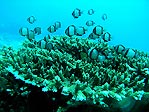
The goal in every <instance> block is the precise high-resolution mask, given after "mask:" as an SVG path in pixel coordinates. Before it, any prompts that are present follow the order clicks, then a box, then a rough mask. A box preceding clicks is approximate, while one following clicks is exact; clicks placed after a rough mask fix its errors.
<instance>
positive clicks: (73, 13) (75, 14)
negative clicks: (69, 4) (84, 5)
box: [72, 8, 83, 18]
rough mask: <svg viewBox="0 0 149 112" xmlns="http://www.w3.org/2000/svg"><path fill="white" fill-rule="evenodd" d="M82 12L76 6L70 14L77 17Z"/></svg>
mask: <svg viewBox="0 0 149 112" xmlns="http://www.w3.org/2000/svg"><path fill="white" fill-rule="evenodd" d="M82 14H83V11H81V10H80V9H78V8H76V9H75V10H74V11H73V12H72V16H73V17H74V18H79V16H81V15H82Z"/></svg>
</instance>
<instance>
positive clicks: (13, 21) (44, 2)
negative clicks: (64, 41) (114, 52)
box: [0, 0, 149, 52]
mask: <svg viewBox="0 0 149 112" xmlns="http://www.w3.org/2000/svg"><path fill="white" fill-rule="evenodd" d="M75 8H79V9H81V10H82V11H83V14H82V16H81V17H79V18H78V19H74V18H73V16H72V11H73V10H74V9H75ZM89 9H94V10H95V14H93V15H92V16H90V15H88V14H87V11H88V10H89ZM148 11H149V1H148V0H54V1H53V0H1V3H0V15H1V16H0V47H2V46H3V45H7V46H9V45H11V46H14V47H19V46H20V45H21V43H22V42H23V41H24V40H25V38H24V37H22V36H20V34H19V28H21V27H28V28H34V27H35V26H39V27H41V28H42V34H41V35H39V36H37V38H38V39H40V38H43V36H45V35H46V34H48V33H49V32H48V31H47V28H48V27H49V26H50V25H52V24H53V23H54V22H55V21H60V22H61V23H62V28H60V29H59V30H58V31H56V32H55V33H53V34H52V35H65V29H66V28H67V27H68V26H69V25H72V24H74V25H79V26H85V23H86V21H87V20H93V21H95V23H96V24H97V25H102V26H103V27H104V28H105V29H106V30H107V31H109V32H110V33H111V35H112V40H111V42H110V44H114V45H117V44H122V45H124V46H126V47H129V48H135V49H138V50H142V51H145V52H149V47H148V45H149V14H148ZM103 13H106V14H107V17H108V18H107V20H106V21H103V20H102V18H101V16H102V14H103ZM29 16H35V17H36V19H37V21H36V22H35V23H34V24H32V25H31V24H29V23H28V22H27V18H28V17H29ZM92 29H93V27H91V28H89V30H88V31H87V33H86V34H85V35H84V37H87V36H88V34H89V33H90V32H91V31H92Z"/></svg>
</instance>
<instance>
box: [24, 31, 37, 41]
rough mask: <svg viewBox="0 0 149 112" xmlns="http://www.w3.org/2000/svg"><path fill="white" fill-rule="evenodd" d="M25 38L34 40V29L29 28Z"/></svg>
mask: <svg viewBox="0 0 149 112" xmlns="http://www.w3.org/2000/svg"><path fill="white" fill-rule="evenodd" d="M26 37H27V39H28V40H30V41H31V40H34V39H35V33H34V31H33V30H29V32H28V34H27V36H26Z"/></svg>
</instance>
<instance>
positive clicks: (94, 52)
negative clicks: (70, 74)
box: [88, 48, 99, 60]
mask: <svg viewBox="0 0 149 112" xmlns="http://www.w3.org/2000/svg"><path fill="white" fill-rule="evenodd" d="M98 55H99V52H98V50H97V49H96V48H90V49H89V50H88V56H89V57H90V59H92V60H97V58H98Z"/></svg>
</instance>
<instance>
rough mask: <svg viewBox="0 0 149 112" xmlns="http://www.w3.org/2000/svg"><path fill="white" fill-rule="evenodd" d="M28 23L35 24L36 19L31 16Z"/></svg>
mask: <svg viewBox="0 0 149 112" xmlns="http://www.w3.org/2000/svg"><path fill="white" fill-rule="evenodd" d="M27 21H28V22H29V23H30V24H33V23H34V22H35V21H36V18H35V17H34V16H30V17H29V18H27Z"/></svg>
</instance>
